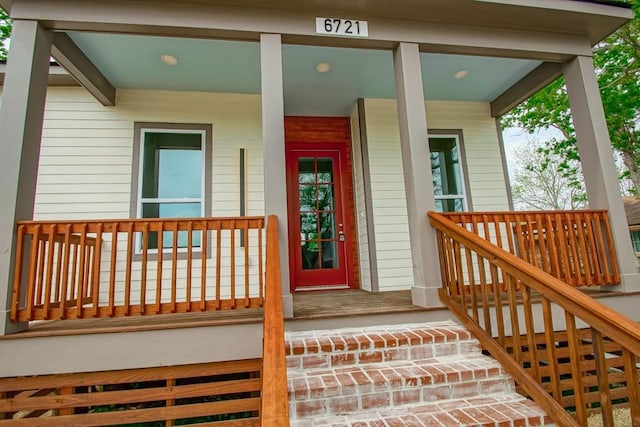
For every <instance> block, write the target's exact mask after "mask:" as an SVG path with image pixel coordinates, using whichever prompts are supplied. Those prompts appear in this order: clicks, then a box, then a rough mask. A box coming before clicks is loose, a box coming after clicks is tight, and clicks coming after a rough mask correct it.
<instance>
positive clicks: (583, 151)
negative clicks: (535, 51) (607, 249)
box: [563, 56, 640, 292]
mask: <svg viewBox="0 0 640 427" xmlns="http://www.w3.org/2000/svg"><path fill="white" fill-rule="evenodd" d="M563 73H564V76H565V79H566V84H567V93H568V95H569V103H570V105H571V114H572V117H573V126H574V128H575V130H576V137H577V140H578V142H577V146H578V152H579V153H580V162H581V163H582V171H583V173H584V181H585V186H586V189H587V198H588V200H589V207H590V208H592V209H607V210H608V211H609V219H610V223H611V230H612V233H613V244H614V249H615V251H616V255H617V257H618V265H619V267H620V274H621V278H622V284H621V286H620V287H618V288H617V289H616V290H622V291H625V292H629V291H640V275H639V274H638V267H637V266H636V256H635V253H634V251H633V248H632V246H631V238H630V236H629V228H628V225H627V219H626V216H625V212H624V205H623V204H622V197H621V196H620V186H619V183H618V173H617V170H616V167H615V164H614V161H613V151H612V149H611V141H610V139H609V131H608V129H607V123H606V120H605V115H604V108H603V107H602V100H601V98H600V90H599V89H598V82H597V80H596V75H595V71H594V67H593V60H592V59H591V57H586V56H578V57H576V58H575V59H573V60H571V61H570V62H568V63H566V64H564V66H563Z"/></svg>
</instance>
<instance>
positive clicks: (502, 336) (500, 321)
mask: <svg viewBox="0 0 640 427" xmlns="http://www.w3.org/2000/svg"><path fill="white" fill-rule="evenodd" d="M489 271H490V273H491V281H492V282H493V292H494V293H495V295H494V298H495V302H496V323H497V327H498V342H499V343H500V345H501V346H502V347H503V348H504V346H505V342H506V331H505V328H504V326H505V325H504V313H503V312H502V286H503V285H502V284H500V283H498V268H497V267H496V266H495V265H494V264H493V263H489ZM505 285H506V284H505Z"/></svg>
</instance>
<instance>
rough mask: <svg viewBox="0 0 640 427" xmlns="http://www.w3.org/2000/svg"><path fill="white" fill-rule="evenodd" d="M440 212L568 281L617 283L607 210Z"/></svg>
mask: <svg viewBox="0 0 640 427" xmlns="http://www.w3.org/2000/svg"><path fill="white" fill-rule="evenodd" d="M443 216H445V217H446V218H448V219H450V220H451V221H453V222H455V223H456V224H458V225H461V226H462V227H464V228H466V229H467V230H468V231H470V232H472V233H473V234H476V235H478V236H480V237H483V238H484V239H486V240H489V241H490V242H491V243H493V244H495V245H496V246H498V247H500V248H501V249H504V250H507V251H509V252H510V253H511V254H513V255H516V256H518V257H519V258H521V259H522V260H524V261H526V262H528V263H530V264H533V265H535V266H536V267H538V268H539V269H541V270H544V271H545V272H547V273H549V274H551V275H552V276H554V277H556V278H558V279H560V280H562V281H563V282H565V283H567V284H569V285H572V286H577V287H579V286H606V285H618V284H620V274H619V271H618V262H617V259H616V253H615V249H614V247H613V237H612V234H611V227H610V224H609V215H608V213H607V211H605V210H575V211H518V212H447V213H444V214H443Z"/></svg>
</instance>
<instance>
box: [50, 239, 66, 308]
mask: <svg viewBox="0 0 640 427" xmlns="http://www.w3.org/2000/svg"><path fill="white" fill-rule="evenodd" d="M58 236H62V235H61V234H58ZM55 246H56V261H55V262H56V284H55V286H56V291H55V298H56V301H57V302H58V307H57V308H56V309H55V310H52V311H51V319H54V318H59V317H60V304H61V303H62V300H63V298H64V297H63V294H62V263H63V255H64V237H59V238H58V239H57V241H56V244H55ZM54 313H55V314H54Z"/></svg>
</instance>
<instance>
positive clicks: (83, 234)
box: [76, 224, 87, 319]
mask: <svg viewBox="0 0 640 427" xmlns="http://www.w3.org/2000/svg"><path fill="white" fill-rule="evenodd" d="M76 248H78V252H79V257H80V259H79V261H78V263H79V265H78V284H77V286H78V288H77V289H76V292H77V302H76V317H77V318H78V319H82V318H83V309H82V306H83V305H84V301H83V299H84V298H83V297H84V293H83V290H84V289H83V284H84V276H85V270H84V266H85V251H86V248H87V224H82V228H81V231H80V243H79V245H77V246H76Z"/></svg>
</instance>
